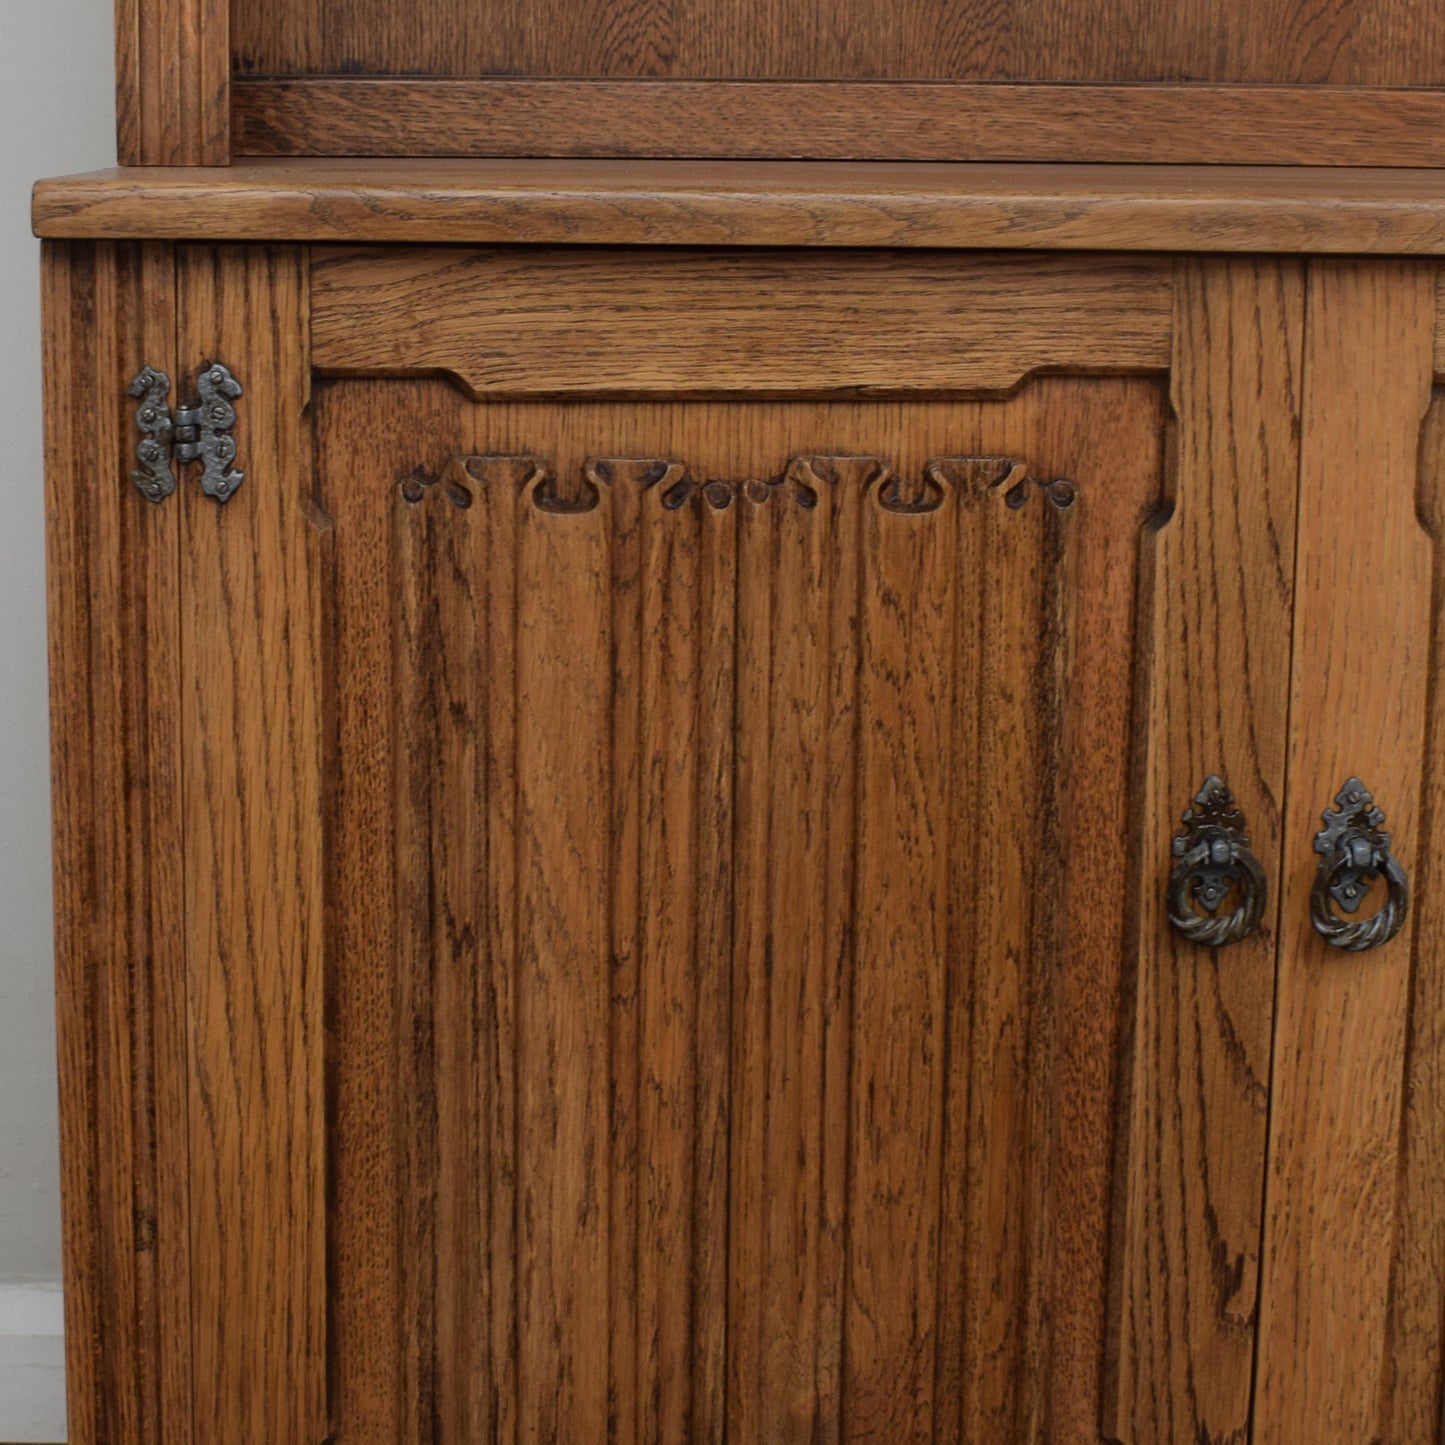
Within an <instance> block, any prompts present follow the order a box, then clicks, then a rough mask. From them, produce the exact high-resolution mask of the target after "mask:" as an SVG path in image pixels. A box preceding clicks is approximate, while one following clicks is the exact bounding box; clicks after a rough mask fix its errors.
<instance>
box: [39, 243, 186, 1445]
mask: <svg viewBox="0 0 1445 1445" xmlns="http://www.w3.org/2000/svg"><path fill="white" fill-rule="evenodd" d="M43 288H44V289H43V295H44V305H45V314H46V332H45V359H44V365H45V381H46V396H47V413H46V415H47V425H46V428H45V439H46V488H47V490H46V526H47V554H48V555H47V564H48V565H47V581H48V587H49V600H50V619H51V631H50V646H51V654H50V682H51V708H52V729H51V747H52V753H51V771H52V782H53V800H54V829H55V865H56V866H55V920H56V964H57V971H56V998H57V1027H58V1035H59V1063H60V1074H61V1077H62V1079H63V1080H64V1083H63V1085H62V1088H61V1091H60V1129H61V1157H62V1177H61V1191H62V1201H63V1229H64V1245H65V1317H66V1318H65V1327H66V1338H67V1341H68V1343H69V1349H68V1351H67V1368H66V1398H67V1413H68V1418H69V1428H70V1435H71V1439H72V1440H76V1441H100V1440H105V1441H114V1442H117V1445H148V1442H152V1441H155V1440H159V1439H166V1440H170V1439H185V1438H186V1435H187V1433H188V1432H189V1430H190V1425H191V1371H190V1363H191V1362H190V1349H191V1318H192V1316H191V1295H190V1210H189V1188H190V1177H189V1169H188V1166H187V1162H186V1161H187V1146H188V1122H187V1121H188V1094H189V1088H190V1082H189V1076H190V1068H189V1065H188V1062H187V1060H188V1053H189V1051H188V1048H187V1019H186V976H185V966H186V964H185V946H184V939H183V934H182V928H183V903H182V898H181V893H180V888H179V887H178V883H179V881H180V880H179V879H178V878H177V877H176V875H175V873H174V872H172V871H171V869H173V868H174V866H175V865H176V863H177V861H178V860H179V859H181V858H182V857H183V855H184V849H183V843H182V839H183V837H184V828H183V819H182V802H181V778H180V776H179V771H178V767H177V758H178V753H179V748H180V738H181V729H182V720H181V699H180V680H181V675H182V663H181V655H182V654H181V638H180V619H179V606H180V588H179V579H178V569H179V563H180V518H179V515H178V513H177V511H176V510H175V509H174V508H170V509H161V508H157V507H152V506H149V505H147V506H145V507H140V508H137V507H136V506H134V505H133V503H134V502H135V501H136V500H137V499H138V498H139V493H138V492H136V491H135V488H134V487H133V486H132V485H131V483H130V480H129V470H130V466H129V461H128V458H129V457H131V456H133V454H134V453H133V449H132V448H133V427H134V422H133V414H134V410H135V402H134V401H133V400H132V399H131V398H130V397H128V396H127V395H126V393H125V386H126V384H127V383H128V382H129V380H130V378H131V377H132V376H134V375H135V374H136V373H137V372H138V371H139V370H140V369H141V367H142V366H143V365H145V364H146V363H147V362H149V363H150V364H152V365H155V366H159V367H167V368H173V367H174V365H175V355H176V287H175V260H174V255H173V252H172V250H171V248H170V247H166V246H136V245H121V246H111V245H105V244H102V245H98V246H92V245H87V244H82V245H77V246H74V247H70V246H60V247H48V248H47V249H46V252H45V258H44V271H43ZM101 398H105V400H101ZM102 473H103V474H104V475H105V476H106V478H107V481H108V482H110V483H111V485H105V486H99V487H97V486H95V485H94V482H95V478H96V477H97V475H99V474H102Z"/></svg>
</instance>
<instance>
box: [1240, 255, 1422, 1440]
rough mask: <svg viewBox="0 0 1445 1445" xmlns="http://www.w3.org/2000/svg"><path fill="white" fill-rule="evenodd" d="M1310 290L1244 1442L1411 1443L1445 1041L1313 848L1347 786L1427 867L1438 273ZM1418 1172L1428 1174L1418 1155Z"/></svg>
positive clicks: (1320, 270)
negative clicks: (1333, 896) (1366, 798)
mask: <svg viewBox="0 0 1445 1445" xmlns="http://www.w3.org/2000/svg"><path fill="white" fill-rule="evenodd" d="M1308 295H1309V309H1308V323H1307V330H1306V347H1305V357H1306V363H1305V403H1304V437H1305V442H1304V448H1303V453H1302V456H1301V487H1300V526H1299V557H1298V563H1297V566H1298V579H1299V582H1298V590H1297V598H1298V603H1297V610H1296V614H1295V622H1294V661H1293V669H1292V682H1291V688H1292V704H1291V733H1290V758H1289V798H1288V805H1287V810H1286V826H1285V868H1284V872H1283V874H1282V890H1281V891H1282V893H1283V895H1284V900H1283V901H1284V914H1283V917H1282V921H1281V954H1280V959H1281V962H1280V975H1279V993H1278V999H1279V1002H1278V1010H1277V1015H1276V1030H1277V1043H1276V1047H1275V1051H1274V1059H1275V1069H1274V1077H1273V1080H1272V1087H1271V1099H1272V1127H1271V1138H1270V1160H1269V1174H1268V1196H1267V1204H1266V1235H1265V1269H1264V1280H1263V1286H1262V1301H1261V1305H1262V1308H1261V1323H1260V1346H1259V1350H1260V1355H1259V1370H1258V1400H1257V1406H1256V1420H1255V1433H1254V1440H1255V1442H1256V1445H1284V1442H1286V1441H1293V1440H1298V1439H1309V1440H1311V1441H1318V1442H1319V1445H1332V1442H1336V1441H1338V1442H1341V1445H1343V1442H1345V1441H1351V1442H1353V1441H1357V1440H1383V1439H1388V1440H1390V1441H1397V1440H1398V1441H1401V1442H1403V1441H1405V1440H1420V1439H1425V1438H1428V1436H1429V1432H1432V1431H1433V1430H1434V1428H1435V1422H1434V1418H1433V1417H1434V1415H1435V1413H1436V1411H1437V1410H1438V1382H1437V1383H1435V1384H1433V1385H1432V1384H1429V1383H1428V1382H1424V1381H1421V1380H1418V1379H1412V1378H1411V1377H1412V1374H1413V1373H1414V1372H1413V1369H1407V1370H1406V1372H1405V1374H1404V1376H1403V1377H1400V1378H1397V1379H1394V1380H1392V1374H1393V1369H1392V1365H1391V1356H1392V1355H1394V1354H1395V1353H1396V1351H1397V1350H1398V1344H1397V1343H1392V1329H1393V1330H1394V1331H1396V1332H1398V1331H1399V1330H1401V1329H1402V1328H1403V1329H1406V1330H1410V1329H1418V1328H1420V1327H1423V1328H1425V1329H1426V1330H1427V1331H1428V1332H1429V1333H1430V1335H1431V1336H1433V1337H1435V1339H1436V1340H1437V1343H1436V1345H1435V1346H1434V1351H1436V1352H1438V1332H1439V1329H1440V1315H1439V1295H1438V1289H1439V1285H1438V1280H1437V1281H1436V1282H1435V1283H1434V1285H1433V1286H1432V1285H1430V1284H1429V1283H1428V1282H1426V1284H1425V1288H1426V1290H1427V1292H1428V1293H1430V1294H1433V1296H1434V1305H1433V1310H1434V1316H1433V1319H1432V1318H1430V1307H1429V1306H1428V1304H1427V1306H1426V1308H1424V1309H1423V1310H1422V1311H1420V1313H1419V1314H1418V1315H1417V1314H1416V1312H1415V1309H1414V1308H1412V1307H1409V1306H1407V1305H1406V1304H1405V1299H1406V1296H1403V1295H1401V1293H1400V1290H1401V1287H1402V1286H1407V1287H1408V1290H1409V1291H1411V1292H1413V1294H1414V1296H1415V1298H1416V1300H1417V1302H1418V1299H1419V1290H1420V1287H1421V1284H1422V1278H1421V1272H1420V1269H1419V1268H1418V1265H1419V1263H1420V1261H1419V1260H1418V1257H1417V1258H1416V1260H1415V1261H1413V1262H1412V1261H1406V1262H1405V1266H1404V1268H1403V1270H1402V1269H1401V1256H1400V1254H1399V1251H1400V1250H1401V1249H1402V1247H1403V1248H1406V1249H1419V1248H1424V1249H1425V1250H1426V1252H1427V1256H1428V1253H1429V1252H1430V1251H1431V1250H1432V1249H1435V1248H1437V1247H1438V1246H1435V1245H1433V1244H1430V1243H1427V1242H1426V1241H1428V1239H1429V1236H1430V1228H1429V1224H1430V1221H1431V1220H1432V1219H1433V1220H1434V1221H1435V1228H1436V1229H1437V1230H1438V1216H1437V1215H1436V1206H1433V1205H1431V1204H1430V1203H1429V1201H1428V1199H1426V1198H1422V1197H1421V1193H1420V1191H1419V1189H1418V1188H1414V1187H1413V1186H1414V1185H1416V1184H1418V1180H1416V1179H1413V1178H1412V1173H1413V1170H1414V1167H1415V1165H1414V1162H1413V1161H1412V1160H1411V1159H1410V1156H1409V1154H1408V1153H1407V1155H1406V1165H1405V1173H1404V1175H1403V1177H1402V1175H1401V1169H1400V1149H1401V1145H1402V1142H1404V1143H1405V1144H1406V1146H1407V1149H1408V1146H1409V1143H1410V1141H1411V1140H1412V1138H1413V1140H1414V1142H1415V1143H1416V1145H1417V1146H1418V1145H1419V1144H1421V1143H1422V1142H1424V1138H1427V1137H1428V1135H1425V1136H1422V1135H1421V1133H1420V1130H1419V1123H1420V1116H1419V1114H1418V1113H1417V1112H1415V1110H1417V1109H1418V1108H1419V1106H1420V1105H1421V1103H1422V1102H1423V1100H1422V1099H1420V1098H1416V1099H1414V1100H1413V1101H1412V1099H1411V1096H1410V1091H1411V1089H1412V1088H1413V1086H1414V1084H1415V1083H1416V1082H1417V1081H1416V1080H1414V1079H1411V1078H1410V1072H1411V1067H1412V1062H1411V1061H1412V1057H1413V1058H1414V1059H1415V1060H1416V1061H1417V1062H1418V1063H1420V1064H1422V1065H1424V1064H1427V1062H1428V1060H1429V1057H1430V1055H1431V1053H1432V1051H1433V1052H1435V1053H1438V1044H1435V1043H1432V1042H1431V1039H1432V1036H1433V1034H1434V1032H1435V1030H1436V1029H1437V1028H1438V1021H1437V1019H1436V1018H1435V1017H1434V1016H1432V1015H1429V1014H1424V1015H1422V1016H1420V1017H1416V1018H1413V1019H1412V1018H1411V990H1412V987H1413V988H1414V989H1415V991H1416V998H1417V1001H1418V1002H1419V1003H1421V1004H1422V1005H1424V1004H1425V1001H1426V1000H1428V998H1429V997H1430V992H1431V989H1432V982H1431V980H1430V978H1429V976H1428V963H1429V960H1428V958H1426V957H1422V958H1421V960H1420V964H1421V965H1424V967H1418V968H1417V967H1416V966H1415V954H1414V949H1412V944H1411V936H1412V935H1411V926H1410V924H1409V923H1408V922H1407V925H1406V929H1405V931H1404V932H1403V933H1402V934H1401V935H1400V936H1399V937H1398V938H1397V939H1395V940H1394V941H1392V942H1390V943H1388V944H1385V945H1384V946H1383V947H1381V948H1379V949H1371V950H1369V951H1366V952H1349V951H1344V950H1341V949H1335V948H1330V947H1329V946H1327V944H1326V943H1325V942H1324V941H1323V940H1322V939H1321V938H1320V937H1318V936H1317V934H1316V931H1315V928H1314V927H1313V925H1312V922H1311V890H1312V888H1313V887H1314V884H1315V879H1316V873H1317V866H1318V864H1319V862H1320V859H1319V857H1318V855H1317V854H1316V853H1315V852H1314V851H1313V850H1312V848H1311V841H1312V839H1313V837H1314V835H1315V834H1316V833H1318V832H1319V830H1320V826H1321V814H1322V812H1323V811H1324V810H1325V809H1333V808H1335V807H1336V801H1335V800H1336V795H1337V794H1338V793H1340V792H1341V790H1342V788H1343V786H1344V785H1345V783H1346V782H1347V780H1348V779H1350V778H1358V779H1359V780H1361V782H1363V784H1364V786H1365V787H1366V788H1368V789H1369V790H1370V792H1371V793H1372V794H1373V795H1374V798H1375V801H1376V802H1377V804H1378V805H1379V806H1380V807H1381V808H1382V809H1383V810H1384V812H1385V815H1386V819H1385V826H1386V828H1387V829H1388V831H1389V833H1390V834H1391V839H1392V851H1393V853H1394V856H1395V857H1396V858H1397V859H1398V861H1399V862H1400V864H1402V865H1403V867H1404V868H1405V870H1406V873H1407V874H1408V875H1409V876H1410V877H1411V878H1412V879H1414V880H1416V881H1417V882H1418V881H1419V879H1420V878H1421V877H1422V876H1427V871H1426V870H1422V863H1423V861H1424V859H1423V852H1422V850H1423V848H1424V846H1425V845H1424V838H1425V834H1424V832H1423V828H1424V826H1425V825H1426V822H1427V815H1426V814H1425V813H1424V812H1423V803H1424V799H1425V797H1426V788H1427V777H1426V774H1425V771H1424V765H1425V759H1426V745H1427V723H1428V717H1429V687H1430V679H1429V674H1430V651H1431V647H1432V631H1431V625H1430V619H1431V615H1432V605H1433V595H1432V594H1433V588H1434V585H1435V583H1434V572H1435V569H1436V567H1437V565H1438V562H1437V558H1436V551H1437V549H1436V547H1435V544H1434V539H1433V537H1432V536H1431V534H1430V531H1429V522H1428V520H1427V519H1428V518H1429V517H1431V516H1433V514H1434V502H1433V493H1432V492H1429V491H1428V489H1427V493H1426V494H1425V495H1422V494H1421V493H1420V490H1419V482H1418V478H1419V473H1420V466H1421V460H1422V455H1424V454H1428V452H1429V448H1428V446H1427V448H1426V449H1425V452H1424V453H1422V447H1421V441H1422V428H1423V427H1424V425H1425V422H1426V418H1427V413H1428V411H1429V407H1430V401H1431V378H1432V374H1433V368H1432V357H1433V349H1434V342H1435V269H1434V267H1432V266H1430V265H1426V264H1423V263H1415V262H1394V263H1376V264H1374V265H1369V266H1367V265H1364V264H1361V263H1358V262H1351V261H1313V262H1311V263H1310V272H1309V284H1308ZM1432 434H1433V433H1432ZM1377 886H1378V887H1380V888H1381V889H1383V884H1380V885H1377ZM1372 907H1373V904H1371V903H1367V904H1366V905H1365V907H1364V909H1363V910H1362V912H1361V914H1360V917H1362V918H1363V917H1364V916H1365V915H1366V914H1367V913H1368V912H1369V911H1370V910H1371V908H1372ZM1426 908H1427V917H1430V918H1433V914H1430V913H1429V912H1428V904H1426ZM1418 922H1419V918H1418V912H1417V918H1416V923H1417V924H1418ZM1417 946H1418V944H1417ZM1412 1036H1413V1039H1414V1047H1413V1052H1412V1044H1411V1039H1412ZM1422 1046H1423V1052H1421V1048H1422ZM1428 1078H1429V1076H1428V1072H1427V1075H1426V1079H1425V1082H1426V1084H1427V1087H1428ZM1407 1080H1408V1083H1407ZM1433 1127H1434V1128H1435V1129H1438V1122H1436V1123H1435V1124H1434V1126H1433ZM1421 1162H1422V1163H1423V1164H1424V1165H1425V1166H1426V1167H1427V1168H1430V1169H1436V1170H1438V1162H1435V1161H1433V1160H1432V1159H1431V1157H1430V1154H1429V1151H1428V1150H1427V1151H1426V1155H1425V1158H1424V1159H1423V1160H1422V1161H1421ZM1402 1186H1403V1193H1402ZM1422 1225H1424V1226H1425V1228H1424V1230H1423V1232H1422V1229H1421V1226H1422ZM1392 1289H1393V1290H1394V1291H1395V1306H1394V1318H1393V1319H1392V1300H1391V1295H1392ZM1402 1307H1403V1310H1402ZM1436 1358H1438V1354H1436ZM1341 1362H1348V1367H1347V1368H1341ZM1400 1387H1403V1390H1404V1392H1403V1393H1401V1392H1400ZM1392 1411H1394V1412H1395V1413H1394V1414H1393V1416H1392ZM1392 1418H1393V1420H1394V1421H1395V1424H1394V1425H1393V1426H1390V1424H1389V1422H1390V1421H1391V1419H1392ZM1406 1420H1411V1421H1413V1422H1414V1424H1413V1425H1411V1426H1410V1427H1409V1428H1405V1423H1404V1422H1405V1421H1406ZM1421 1422H1428V1423H1427V1424H1425V1425H1424V1427H1423V1428H1424V1429H1425V1430H1426V1431H1427V1433H1426V1434H1420V1433H1418V1432H1419V1430H1420V1428H1421V1427H1422V1426H1421ZM1387 1428H1388V1429H1390V1432H1391V1433H1389V1434H1386V1433H1384V1432H1385V1431H1386V1430H1387ZM1401 1431H1403V1433H1401Z"/></svg>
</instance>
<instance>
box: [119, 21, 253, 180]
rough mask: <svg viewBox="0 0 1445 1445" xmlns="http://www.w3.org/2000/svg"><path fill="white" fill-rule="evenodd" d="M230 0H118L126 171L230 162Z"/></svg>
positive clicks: (121, 147) (121, 156)
mask: <svg viewBox="0 0 1445 1445" xmlns="http://www.w3.org/2000/svg"><path fill="white" fill-rule="evenodd" d="M230 9H231V7H230V5H229V4H228V0H116V5H115V106H116V154H117V158H118V159H119V161H120V163H121V164H122V165H127V166H138V165H148V166H218V165H225V164H226V162H227V161H229V160H230V159H231V91H230V80H231V28H230Z"/></svg>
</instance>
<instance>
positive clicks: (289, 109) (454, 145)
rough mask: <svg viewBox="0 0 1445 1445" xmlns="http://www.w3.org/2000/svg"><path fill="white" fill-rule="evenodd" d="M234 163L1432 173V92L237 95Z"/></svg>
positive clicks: (365, 85)
mask: <svg viewBox="0 0 1445 1445" xmlns="http://www.w3.org/2000/svg"><path fill="white" fill-rule="evenodd" d="M232 119H233V129H234V144H235V153H236V154H237V155H238V156H307V155H309V156H412V155H420V156H569V157H584V156H599V157H600V156H614V157H617V156H620V157H653V158H666V157H693V156H695V157H716V158H756V159H765V158H781V157H786V158H797V159H814V160H916V161H1040V162H1068V161H1076V160H1078V159H1080V158H1081V157H1087V158H1088V159H1089V160H1090V161H1097V162H1104V163H1109V162H1117V163H1124V164H1147V163H1154V164H1183V163H1191V162H1192V163H1205V164H1217V165H1339V166H1442V165H1445V89H1441V90H1436V89H1426V88H1386V87H1380V86H1325V85H1308V86H1294V85H1200V84H1193V85H1035V84H1008V83H984V84H978V83H970V84H954V83H947V82H931V83H910V82H868V81H749V80H537V79H508V80H501V79H499V80H438V79H424V80H412V79H406V80H402V79H390V78H385V77H376V78H354V77H346V78H331V77H284V78H277V79H242V78H238V79H237V80H236V81H235V84H234V87H233V90H232Z"/></svg>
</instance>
